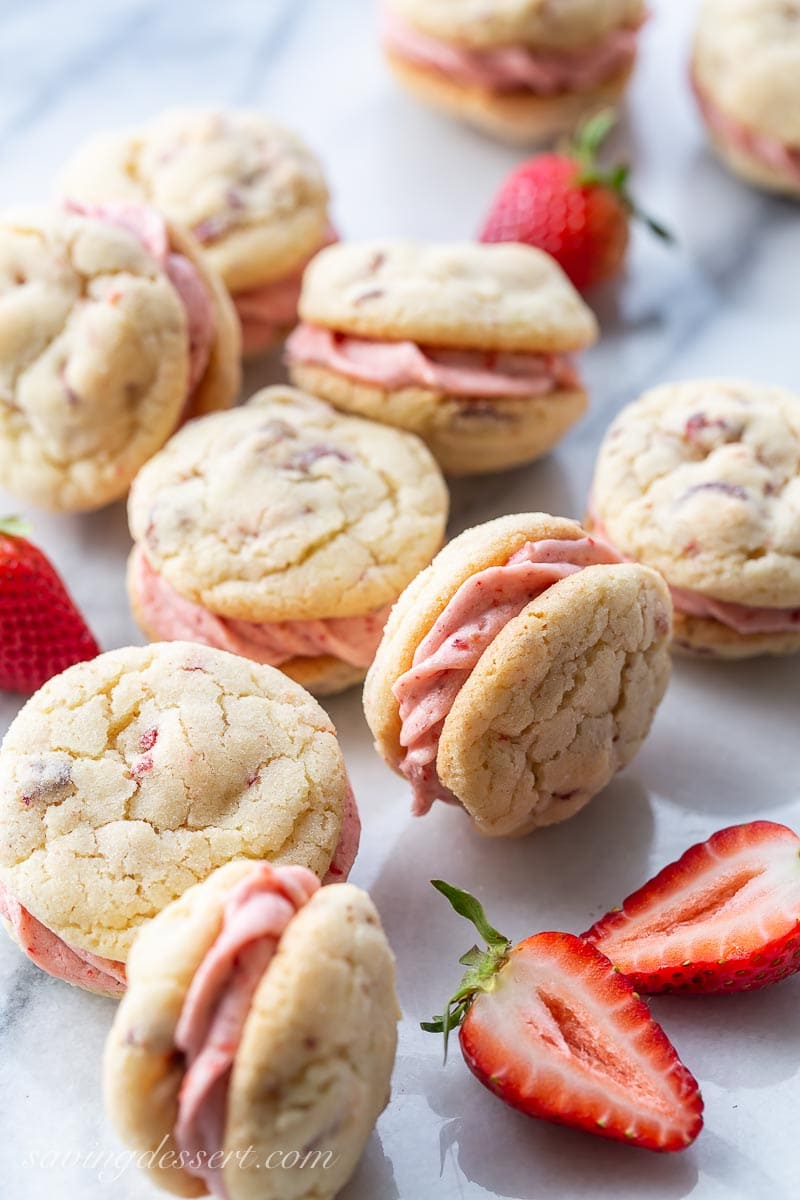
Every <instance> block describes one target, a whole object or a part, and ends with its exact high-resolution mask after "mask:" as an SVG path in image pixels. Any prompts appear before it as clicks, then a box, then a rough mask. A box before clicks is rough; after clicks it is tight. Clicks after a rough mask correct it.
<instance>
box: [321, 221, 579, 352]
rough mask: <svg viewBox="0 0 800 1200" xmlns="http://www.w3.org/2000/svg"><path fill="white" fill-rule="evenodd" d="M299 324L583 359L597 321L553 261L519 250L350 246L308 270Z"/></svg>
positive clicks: (510, 246)
mask: <svg viewBox="0 0 800 1200" xmlns="http://www.w3.org/2000/svg"><path fill="white" fill-rule="evenodd" d="M299 311H300V316H301V317H302V319H303V320H304V321H307V322H309V323H310V324H313V325H323V326H327V327H328V328H330V329H334V330H337V331H339V332H342V333H348V334H352V335H355V336H360V337H366V338H380V339H382V340H388V341H402V340H410V341H413V342H418V343H420V344H421V345H429V346H451V347H454V348H467V349H480V350H508V351H514V350H517V351H529V352H533V353H537V352H554V353H555V352H560V351H569V350H579V349H582V348H583V347H585V346H588V345H590V344H591V343H592V342H593V341H594V340H595V338H596V336H597V322H596V321H595V318H594V316H593V314H592V312H591V310H590V309H589V308H588V307H587V305H585V304H584V302H583V301H582V300H581V298H580V296H579V295H578V293H577V292H576V291H575V289H574V288H573V286H572V284H571V283H570V282H569V280H568V279H567V277H566V275H565V274H564V273H563V271H562V270H561V268H560V267H559V266H558V264H557V263H556V262H555V260H554V259H552V258H551V257H550V256H549V255H548V254H545V253H544V252H543V251H541V250H535V249H533V248H532V247H531V246H522V245H519V244H516V243H504V244H496V245H484V244H479V243H453V244H436V245H435V244H424V243H420V242H400V241H382V242H379V241H374V242H351V243H347V244H340V245H336V246H329V247H328V248H327V249H325V250H323V251H321V252H320V253H319V254H318V255H317V256H316V257H315V258H314V259H313V260H312V262H311V263H310V264H309V266H308V268H307V269H306V272H305V276H304V279H303V290H302V293H301V296H300V305H299Z"/></svg>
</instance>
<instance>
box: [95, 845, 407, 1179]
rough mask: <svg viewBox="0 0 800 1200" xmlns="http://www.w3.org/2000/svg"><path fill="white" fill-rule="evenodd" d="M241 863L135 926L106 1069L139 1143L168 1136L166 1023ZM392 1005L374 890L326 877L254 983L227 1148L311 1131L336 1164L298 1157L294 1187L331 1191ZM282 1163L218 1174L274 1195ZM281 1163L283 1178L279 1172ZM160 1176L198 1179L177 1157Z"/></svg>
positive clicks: (375, 1093) (114, 1111)
mask: <svg viewBox="0 0 800 1200" xmlns="http://www.w3.org/2000/svg"><path fill="white" fill-rule="evenodd" d="M246 871H247V868H246V867H243V866H242V865H241V864H238V863H231V864H229V865H228V866H225V867H222V868H221V869H220V870H219V871H217V872H215V874H214V875H213V876H212V877H211V878H209V879H208V880H206V881H205V882H204V883H202V884H200V885H199V886H197V887H194V888H192V889H191V890H190V891H188V892H187V893H186V894H185V895H184V896H182V897H181V898H180V900H178V901H177V902H176V903H174V904H172V905H170V906H169V908H167V909H165V910H164V912H162V913H161V914H160V915H159V916H158V917H157V918H156V920H155V921H153V922H152V923H151V924H150V925H149V926H148V927H147V928H146V929H144V930H143V931H142V933H141V935H140V936H139V937H138V938H137V940H136V944H135V946H134V948H133V950H132V952H131V957H130V960H129V963H128V991H127V994H126V995H125V997H124V999H123V1001H122V1003H121V1005H120V1007H119V1010H118V1013H117V1017H116V1020H115V1023H114V1026H113V1029H112V1032H111V1034H110V1037H109V1041H108V1044H107V1047H106V1056H105V1072H104V1073H105V1096H106V1103H107V1105H108V1107H109V1110H110V1113H111V1115H112V1117H113V1119H114V1122H115V1124H116V1126H117V1128H118V1129H119V1130H120V1132H121V1133H122V1134H123V1136H124V1137H125V1140H126V1141H127V1142H128V1143H129V1144H130V1145H132V1146H134V1147H136V1148H137V1149H140V1150H145V1151H147V1150H151V1149H154V1148H155V1147H157V1146H159V1145H161V1144H162V1142H163V1144H164V1145H165V1146H166V1147H168V1148H169V1149H176V1148H177V1147H176V1145H175V1143H174V1140H173V1137H172V1131H173V1128H174V1125H175V1118H176V1114H177V1102H178V1092H179V1089H180V1085H181V1080H182V1075H183V1072H182V1066H181V1063H180V1060H179V1058H178V1057H177V1056H176V1055H175V1053H174V1049H175V1041H174V1039H175V1028H176V1025H177V1021H178V1017H179V1015H180V1011H181V1007H182V1004H183V1001H184V998H185V996H186V993H187V991H188V989H189V985H190V983H191V980H192V979H193V977H194V974H195V972H196V971H197V969H198V967H199V966H200V963H201V961H202V959H203V957H204V955H205V954H206V952H207V951H208V949H209V948H210V946H211V944H212V942H213V940H214V938H215V937H216V935H217V933H218V930H219V928H220V924H221V920H222V913H223V906H224V903H225V898H226V896H227V895H228V893H229V892H230V889H231V888H232V887H233V886H234V885H235V884H236V883H237V882H238V880H239V879H241V878H242V877H243V875H244V874H246ZM320 996H324V997H325V998H326V1003H325V1017H326V1019H325V1021H321V1020H320V1005H319V997H320ZM398 1017H399V1011H398V1008H397V999H396V996H395V990H394V960H393V957H392V954H391V951H390V949H389V946H388V944H387V942H386V938H385V936H384V934H383V931H382V929H381V926H380V921H379V918H378V914H377V912H376V911H375V908H374V906H373V904H372V902H371V901H370V899H369V897H368V896H367V895H366V894H365V893H364V892H362V891H360V889H358V888H355V887H353V886H352V885H350V884H335V885H332V886H330V887H326V888H323V889H322V890H321V891H320V892H318V893H316V894H315V895H314V896H313V897H312V898H311V900H309V902H308V903H307V904H306V905H305V906H304V907H303V908H302V909H301V910H300V911H299V912H298V913H297V915H296V916H295V917H293V918H292V920H291V922H290V924H289V926H288V928H287V930H286V931H285V933H284V934H283V936H282V937H281V941H280V943H279V946H278V950H277V953H276V955H275V957H274V959H273V960H272V962H271V963H270V965H269V967H268V969H267V971H266V972H265V974H264V976H263V977H262V979H261V982H260V984H259V986H258V989H257V991H256V993H255V996H254V999H253V1004H252V1007H251V1010H250V1013H249V1016H248V1018H247V1021H246V1024H245V1027H244V1031H243V1037H242V1041H241V1043H240V1046H239V1050H238V1052H237V1055H236V1059H235V1063H234V1070H233V1074H232V1077H231V1083H230V1092H229V1096H228V1106H227V1114H228V1116H227V1124H226V1130H225V1138H224V1148H225V1150H226V1151H229V1152H234V1151H235V1150H237V1149H239V1150H240V1151H242V1150H243V1149H244V1148H245V1147H247V1146H252V1147H253V1150H254V1155H253V1156H251V1164H255V1162H256V1161H258V1162H260V1163H263V1162H265V1161H267V1159H268V1156H269V1154H270V1153H271V1152H273V1151H275V1150H278V1149H282V1150H286V1149H287V1148H288V1147H297V1148H298V1149H300V1148H301V1147H304V1146H311V1145H315V1144H319V1145H320V1147H321V1148H322V1149H330V1150H332V1152H333V1154H334V1155H335V1156H336V1161H335V1164H334V1165H333V1166H331V1167H329V1168H325V1169H320V1168H318V1169H316V1170H315V1169H309V1168H308V1167H307V1168H305V1169H301V1170H298V1171H297V1172H296V1173H295V1175H294V1180H293V1182H294V1183H295V1187H294V1190H293V1191H292V1193H291V1194H292V1196H294V1197H297V1200H302V1198H304V1197H308V1200H312V1197H313V1200H323V1198H324V1197H329V1196H333V1195H334V1194H335V1193H336V1192H338V1191H339V1189H340V1188H341V1187H342V1186H343V1185H344V1183H345V1182H346V1180H347V1179H348V1178H349V1176H350V1174H351V1172H352V1170H353V1168H354V1166H355V1163H356V1161H357V1159H358V1157H359V1155H360V1154H361V1151H362V1149H363V1146H364V1144H365V1142H366V1139H367V1137H368V1136H369V1134H370V1132H371V1131H372V1128H373V1126H374V1123H375V1120H376V1119H377V1117H378V1115H379V1113H380V1112H381V1110H382V1109H383V1107H384V1105H385V1104H386V1101H387V1099H388V1093H389V1079H390V1075H391V1071H392V1064H393V1061H394V1053H395V1045H396V1028H395V1026H396V1021H397V1019H398ZM164 1139H166V1142H164ZM157 1161H158V1159H157V1158H155V1162H156V1163H157ZM154 1169H157V1168H154ZM277 1175H278V1172H266V1173H265V1172H264V1171H263V1169H262V1170H261V1171H259V1170H258V1169H257V1168H256V1167H255V1166H254V1165H251V1169H250V1170H241V1169H239V1168H238V1167H237V1166H236V1164H235V1163H233V1164H232V1165H231V1166H230V1167H229V1168H227V1169H226V1170H225V1185H226V1189H227V1192H228V1195H229V1196H230V1197H231V1200H255V1198H258V1200H261V1198H265V1197H273V1196H275V1197H278V1196H283V1195H285V1191H284V1185H283V1184H282V1185H281V1187H279V1188H278V1189H277V1190H270V1178H272V1177H273V1176H275V1177H277ZM280 1175H281V1179H282V1180H285V1179H286V1177H287V1172H286V1171H281V1172H280ZM304 1180H305V1181H306V1183H305V1186H304V1185H303V1181H304ZM159 1182H163V1183H164V1185H165V1186H169V1187H170V1188H171V1189H172V1190H176V1191H180V1192H181V1193H182V1194H184V1195H197V1194H200V1193H202V1192H203V1191H204V1190H205V1189H204V1187H203V1185H202V1184H200V1183H199V1182H198V1181H196V1180H192V1179H191V1178H190V1177H189V1176H187V1175H185V1174H181V1175H180V1176H179V1174H178V1173H177V1172H175V1171H174V1170H171V1171H164V1172H160V1173H159ZM265 1187H266V1189H267V1190H265Z"/></svg>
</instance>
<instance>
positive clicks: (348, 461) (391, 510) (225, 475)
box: [129, 387, 448, 621]
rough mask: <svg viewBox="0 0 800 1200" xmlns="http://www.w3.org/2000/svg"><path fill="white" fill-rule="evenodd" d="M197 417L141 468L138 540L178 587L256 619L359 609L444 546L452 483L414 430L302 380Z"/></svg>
mask: <svg viewBox="0 0 800 1200" xmlns="http://www.w3.org/2000/svg"><path fill="white" fill-rule="evenodd" d="M222 416H223V414H214V415H213V416H211V417H207V418H204V419H203V420H202V421H195V422H192V423H190V424H189V425H187V426H186V427H185V428H184V429H182V430H181V431H180V432H179V433H178V434H176V435H175V437H173V438H172V439H171V441H170V442H169V443H168V444H167V445H166V446H165V447H164V449H163V450H162V451H161V452H160V453H159V454H158V455H157V456H156V457H155V458H154V459H152V460H151V461H150V463H148V464H147V468H146V469H145V470H143V471H141V472H140V474H139V475H138V477H137V479H136V481H135V484H134V487H133V489H132V491H131V497H130V504H129V513H130V524H131V531H132V533H133V537H134V539H135V540H136V541H138V542H140V543H141V544H142V546H143V548H144V551H145V554H146V555H147V558H148V559H149V561H150V563H151V565H152V566H153V567H154V568H155V569H156V570H157V571H158V572H159V573H160V574H161V575H163V577H164V578H165V579H166V580H167V582H168V583H170V584H171V585H172V587H174V588H175V589H176V590H177V591H178V592H180V593H181V594H182V595H184V596H186V597H187V598H188V599H190V600H192V601H194V602H195V603H198V604H202V605H203V606H204V607H206V608H209V609H211V610H212V611H213V612H217V613H221V614H222V615H224V616H229V617H236V618H239V619H242V620H247V621H282V620H302V619H315V618H320V617H335V616H357V615H363V614H365V613H368V612H370V611H372V610H374V609H377V608H380V607H382V606H383V605H385V604H387V603H390V602H393V601H394V600H395V599H396V598H397V596H398V595H399V593H400V592H401V591H402V589H403V588H404V587H405V585H406V584H407V583H408V581H409V580H410V579H413V577H414V576H415V575H416V573H417V571H419V570H421V568H422V567H424V566H425V565H426V564H427V563H428V562H429V561H430V559H431V557H432V556H433V555H434V554H435V553H436V551H437V550H438V548H439V546H440V545H441V542H442V538H443V536H444V527H445V522H446V520H447V507H448V497H447V489H446V487H445V484H444V480H443V479H442V475H441V472H440V471H439V468H438V467H437V466H436V463H435V462H434V460H433V458H432V456H431V454H430V451H429V450H428V449H427V448H426V447H425V446H424V445H423V443H422V442H421V441H420V440H419V439H418V438H417V437H416V436H415V435H414V434H409V433H403V432H401V431H400V430H396V429H393V428H391V427H389V426H387V425H378V424H376V423H374V422H372V421H366V420H363V419H362V418H360V417H351V416H345V415H343V414H341V413H338V412H336V411H335V409H333V408H331V407H330V406H329V405H328V404H325V403H324V402H323V401H321V400H316V399H313V398H312V397H310V396H307V395H305V394H304V393H302V392H298V391H296V390H294V389H293V388H286V387H273V388H267V389H265V390H264V391H262V392H259V393H258V394H257V395H256V396H254V397H253V398H252V400H251V401H250V402H249V403H248V404H247V405H245V406H244V407H243V408H239V409H236V410H234V411H233V412H230V413H226V414H224V419H219V418H220V417H222Z"/></svg>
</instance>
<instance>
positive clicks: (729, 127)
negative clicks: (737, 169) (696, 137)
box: [692, 72, 800, 184]
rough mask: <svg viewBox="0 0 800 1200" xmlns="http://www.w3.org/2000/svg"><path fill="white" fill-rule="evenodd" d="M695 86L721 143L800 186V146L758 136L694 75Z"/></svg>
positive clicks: (700, 103)
mask: <svg viewBox="0 0 800 1200" xmlns="http://www.w3.org/2000/svg"><path fill="white" fill-rule="evenodd" d="M692 87H693V88H694V93H695V96H696V97H697V103H698V105H699V106H700V111H701V112H702V114H703V118H704V120H705V122H706V124H707V125H708V126H709V128H710V129H711V130H712V131H713V132H714V133H716V134H717V136H718V137H719V139H720V141H723V142H725V143H726V144H727V145H729V146H731V147H732V148H733V149H735V150H739V151H740V152H741V153H742V154H746V155H748V156H749V157H750V158H753V159H755V160H756V162H759V163H761V164H762V165H763V166H765V167H768V168H769V169H770V170H772V171H778V172H779V173H780V174H782V175H785V176H786V177H787V178H788V179H790V180H792V181H793V182H794V183H798V184H800V146H790V145H787V143H786V142H782V141H780V139H779V138H775V137H771V136H770V135H769V134H766V133H758V132H757V131H756V130H755V129H751V128H749V126H747V125H745V124H743V123H742V122H741V121H739V120H738V119H737V118H736V117H732V116H730V114H729V113H726V112H723V110H722V109H721V108H720V107H719V105H717V104H715V103H714V101H713V100H711V99H710V98H709V97H708V95H706V93H705V92H704V91H703V90H702V88H701V87H700V84H699V83H698V80H697V77H696V75H695V74H694V72H692Z"/></svg>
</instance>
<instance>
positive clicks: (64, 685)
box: [0, 642, 358, 995]
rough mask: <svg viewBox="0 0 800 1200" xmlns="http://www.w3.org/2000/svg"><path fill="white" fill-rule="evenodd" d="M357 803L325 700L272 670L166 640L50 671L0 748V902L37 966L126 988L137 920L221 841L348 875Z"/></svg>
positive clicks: (230, 847)
mask: <svg viewBox="0 0 800 1200" xmlns="http://www.w3.org/2000/svg"><path fill="white" fill-rule="evenodd" d="M357 847H358V813H357V810H356V807H355V802H354V801H353V799H352V796H351V795H349V785H348V782H347V776H346V773H345V768H344V761H343V759H342V753H341V750H340V749H339V745H338V742H337V740H336V733H335V731H334V728H333V725H332V724H331V722H330V720H329V718H328V717H327V715H326V714H325V713H324V712H323V711H322V709H321V708H320V707H319V705H318V704H317V703H316V701H315V700H313V699H312V698H311V696H309V695H308V693H307V692H304V691H303V689H302V688H301V687H298V685H297V684H295V683H293V682H292V681H291V680H290V679H287V678H286V676H285V675H282V674H281V673H280V672H279V671H274V670H272V668H270V667H266V666H259V665H257V664H255V663H251V662H248V661H247V660H246V659H243V658H237V657H236V656H235V655H232V654H225V653H223V652H222V651H220V650H212V649H209V648H208V647H206V646H196V645H189V644H186V643H182V642H172V643H169V644H164V645H156V646H146V647H133V648H128V649H124V650H113V651H111V652H110V653H108V654H101V655H100V656H99V657H98V658H95V659H92V660H91V661H90V662H86V663H79V664H78V665H77V666H74V667H70V668H69V669H68V670H67V671H64V672H63V673H62V674H61V675H57V676H55V677H54V678H53V679H51V680H49V681H48V683H46V684H45V685H44V687H43V688H41V689H40V690H39V691H38V692H37V693H36V694H35V695H34V696H33V697H32V698H31V699H30V700H29V701H28V703H27V704H26V705H25V706H24V707H23V708H22V710H21V711H20V713H19V714H18V716H17V717H16V719H15V720H14V722H13V723H12V725H11V728H10V729H9V731H8V733H7V734H6V737H5V739H4V741H3V746H2V750H0V916H1V917H2V919H3V922H4V924H5V926H6V929H7V931H8V932H9V933H10V934H11V936H12V938H14V940H15V941H16V942H18V943H19V945H20V947H21V948H22V949H23V950H24V952H25V953H26V954H27V955H28V957H29V958H31V959H32V960H33V961H34V962H35V963H36V964H37V966H39V967H42V968H43V969H44V970H45V971H48V972H49V973H50V974H51V975H54V976H56V977H57V978H59V979H65V980H66V981H67V982H69V983H75V984H78V985H79V986H80V987H84V988H87V989H88V990H89V991H93V992H100V993H103V994H107V995H119V994H120V993H121V992H122V991H123V990H124V987H125V962H126V959H127V957H128V951H129V950H130V947H131V943H132V942H133V938H134V936H135V934H136V931H137V930H138V929H139V927H140V926H141V925H142V924H143V923H145V922H146V921H149V920H150V919H151V918H152V917H154V916H155V915H156V913H158V912H160V911H161V909H162V908H164V907H165V905H167V904H169V903H170V901H172V900H175V899H176V898H177V897H178V896H180V895H182V894H183V892H185V891H186V889H187V888H188V887H190V886H191V885H192V884H194V883H197V882H198V881H199V880H201V879H205V878H206V876H208V875H210V874H211V872H212V871H213V870H214V869H215V868H216V867H218V866H221V865H223V864H224V863H227V862H229V861H230V860H231V859H240V858H244V859H259V860H261V859H266V860H269V861H270V862H273V863H278V864H284V863H290V864H296V865H298V866H302V867H307V868H309V869H310V870H311V871H313V872H314V873H315V875H316V876H317V877H318V878H320V879H326V880H330V881H334V880H342V879H344V878H346V877H347V873H348V871H349V869H350V866H351V865H352V861H353V858H354V857H355V853H356V850H357Z"/></svg>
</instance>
